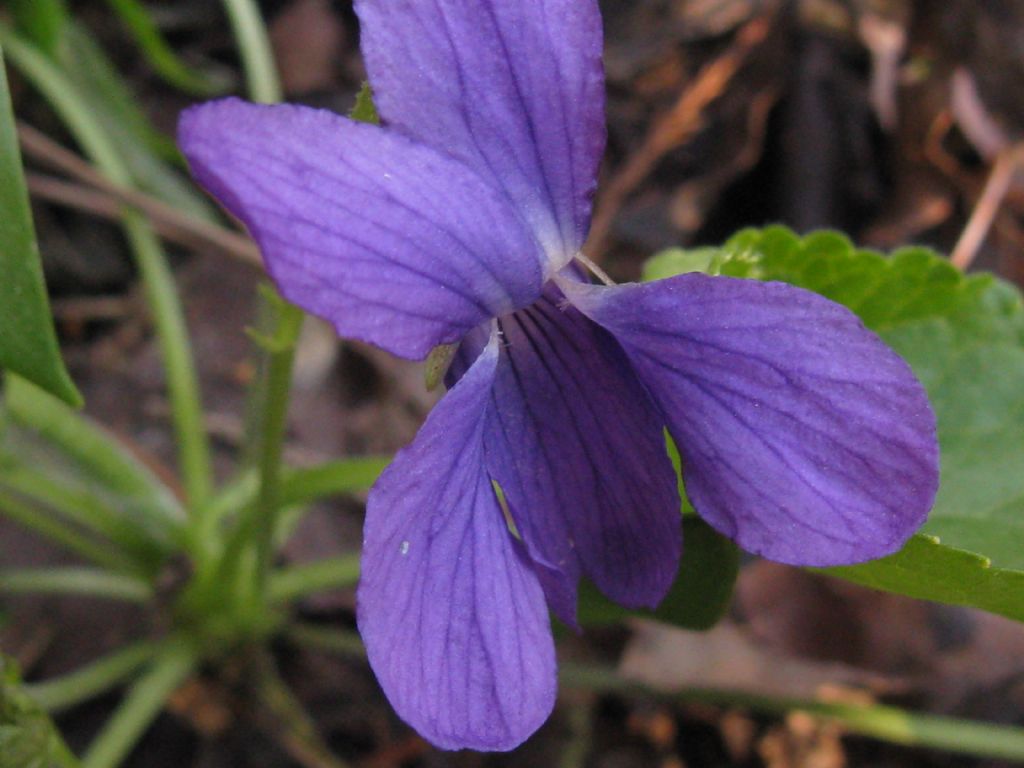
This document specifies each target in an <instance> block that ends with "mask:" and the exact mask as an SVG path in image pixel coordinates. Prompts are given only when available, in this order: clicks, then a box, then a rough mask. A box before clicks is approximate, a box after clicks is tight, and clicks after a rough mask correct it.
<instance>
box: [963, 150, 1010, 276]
mask: <svg viewBox="0 0 1024 768" xmlns="http://www.w3.org/2000/svg"><path fill="white" fill-rule="evenodd" d="M1022 165H1024V142H1022V143H1019V144H1015V145H1013V146H1011V147H1009V148H1007V149H1005V150H1003V151H1002V152H1000V153H999V154H998V155H997V156H996V161H995V164H994V165H993V166H992V172H991V173H990V174H989V177H988V181H986V182H985V188H984V189H983V190H982V192H981V197H979V198H978V202H977V203H976V204H975V206H974V210H973V211H972V212H971V218H970V219H969V220H968V221H967V226H966V227H964V231H963V233H962V234H961V235H960V239H959V240H957V243H956V247H955V248H953V254H952V255H951V256H950V257H949V260H950V262H951V263H952V264H953V266H954V267H956V268H957V269H959V270H961V271H966V270H967V268H968V267H970V266H971V264H972V263H973V262H974V259H975V257H976V256H977V255H978V251H979V250H980V248H981V244H982V243H983V242H984V241H985V237H986V236H987V235H988V232H989V229H991V228H992V222H993V221H995V218H996V215H997V214H998V213H999V208H1000V206H1001V205H1002V204H1003V200H1004V199H1005V197H1006V193H1007V192H1009V191H1010V184H1012V183H1013V177H1014V174H1015V173H1016V172H1017V170H1018V169H1019V168H1021V167H1022Z"/></svg>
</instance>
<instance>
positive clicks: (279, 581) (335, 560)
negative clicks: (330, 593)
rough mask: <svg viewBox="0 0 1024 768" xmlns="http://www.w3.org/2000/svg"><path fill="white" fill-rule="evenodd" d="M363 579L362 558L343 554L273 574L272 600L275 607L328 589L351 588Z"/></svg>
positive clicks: (271, 581)
mask: <svg viewBox="0 0 1024 768" xmlns="http://www.w3.org/2000/svg"><path fill="white" fill-rule="evenodd" d="M358 580H359V555H343V556H341V557H331V558H327V559H325V560H317V561H315V562H312V563H303V564H302V565H294V566H292V567H290V568H284V569H282V570H279V571H276V572H275V573H273V574H271V577H270V601H271V602H272V603H274V604H281V603H289V602H291V601H293V600H297V599H299V598H302V597H305V596H306V595H310V594H313V593H314V592H321V591H323V590H328V589H343V588H345V587H351V586H352V585H353V584H355V583H356V582H357V581H358Z"/></svg>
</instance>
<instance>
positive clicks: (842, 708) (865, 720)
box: [288, 624, 1024, 761]
mask: <svg viewBox="0 0 1024 768" xmlns="http://www.w3.org/2000/svg"><path fill="white" fill-rule="evenodd" d="M288 637H289V638H291V640H292V641H294V642H296V643H298V644H301V645H306V646H309V647H312V648H319V649H321V650H325V651H333V652H335V653H340V654H342V655H345V656H348V657H351V658H363V657H365V655H366V651H365V649H364V648H363V646H362V643H361V641H360V639H359V636H358V635H357V634H356V633H355V632H347V631H344V630H337V629H327V628H324V627H317V626H311V625H308V624H297V625H295V626H293V627H292V628H291V629H289V630H288ZM558 676H559V679H560V681H561V683H562V685H564V686H566V687H575V688H585V689H587V690H591V691H599V692H604V693H627V694H628V693H641V694H644V695H648V696H651V695H653V696H657V697H659V698H664V699H677V700H683V701H691V702H698V703H701V704H709V705H711V706H716V707H734V708H737V709H748V710H751V711H754V712H762V713H765V714H772V715H784V714H786V713H787V712H793V711H799V712H807V713H808V714H811V715H815V716H817V717H820V718H822V719H824V720H829V721H832V722H835V723H838V724H839V725H841V726H842V727H843V728H845V729H846V730H847V731H849V732H851V733H856V734H859V735H861V736H868V737H871V738H874V739H879V740H882V741H889V742H892V743H894V744H902V745H904V746H908V747H921V748H924V749H937V750H943V751H945V752H953V753H957V754H963V755H972V756H975V757H987V758H995V759H998V760H1014V761H1024V728H1020V727H1018V726H1010V725H994V724H991V723H980V722H976V721H972V720H960V719H957V718H953V717H940V716H937V715H922V714H917V713H915V712H908V711H907V710H905V709H899V708H897V707H889V706H884V705H880V704H863V705H861V704H845V703H840V702H831V701H819V700H816V699H797V698H792V697H772V696H763V695H759V694H755V693H749V692H747V691H738V690H722V689H713V688H686V689H682V690H678V691H672V692H670V693H665V692H659V691H654V690H652V689H650V688H648V687H647V686H645V685H643V684H642V683H638V682H635V681H633V680H628V679H626V678H624V677H622V676H621V675H619V674H618V673H617V672H616V671H615V670H613V669H606V668H601V667H590V666H584V665H580V664H562V665H561V666H560V668H559V673H558Z"/></svg>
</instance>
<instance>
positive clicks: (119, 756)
mask: <svg viewBox="0 0 1024 768" xmlns="http://www.w3.org/2000/svg"><path fill="white" fill-rule="evenodd" d="M197 663H198V654H197V653H196V651H195V649H193V648H192V646H191V645H190V644H189V643H188V642H186V641H184V640H181V639H177V640H171V641H168V644H167V645H165V646H164V647H163V649H162V651H161V652H160V653H159V654H158V655H157V657H156V659H155V660H154V661H153V664H152V666H151V667H150V668H149V669H148V670H147V671H146V673H145V674H144V675H143V676H142V677H140V678H139V680H138V681H137V682H136V683H135V685H134V686H132V689H131V691H130V692H129V693H128V696H127V697H126V698H125V699H124V701H122V702H121V705H120V706H119V707H118V708H117V711H115V712H114V714H113V716H112V717H111V718H110V720H108V721H107V723H106V725H105V726H104V727H103V730H102V731H101V732H100V734H99V736H97V737H96V739H95V741H93V743H92V744H91V745H89V749H88V751H87V752H86V754H85V757H83V758H82V768H115V767H116V766H117V765H119V764H120V763H121V761H122V760H124V758H125V757H127V756H128V754H129V753H130V752H131V751H132V748H133V747H134V746H135V744H136V743H137V742H138V740H139V738H140V737H141V736H142V734H143V733H145V731H146V729H147V728H149V726H150V725H151V724H152V722H153V721H154V720H155V719H156V717H157V715H159V714H160V712H161V711H162V710H163V708H164V704H166V702H167V699H168V698H170V696H171V694H172V693H174V691H175V690H177V689H178V687H179V686H180V685H181V684H182V683H183V682H185V680H186V678H188V676H189V675H190V674H192V671H193V670H194V669H195V667H196V664H197Z"/></svg>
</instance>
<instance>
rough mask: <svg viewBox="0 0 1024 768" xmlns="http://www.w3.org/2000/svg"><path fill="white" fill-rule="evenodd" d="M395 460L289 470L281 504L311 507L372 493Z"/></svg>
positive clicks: (283, 481) (356, 460) (361, 460)
mask: <svg viewBox="0 0 1024 768" xmlns="http://www.w3.org/2000/svg"><path fill="white" fill-rule="evenodd" d="M391 458H392V457H391V456H361V457H356V458H351V459H339V460H337V461H329V462H326V463H324V464H318V465H316V466H312V467H304V468H301V469H286V470H285V471H284V473H283V476H282V477H281V504H282V505H291V504H308V503H309V502H312V501H317V500H319V499H323V498H326V497H327V496H337V495H339V494H343V493H355V492H357V491H366V490H369V488H370V487H371V486H372V485H373V484H374V483H375V482H377V478H378V477H380V473H381V472H383V471H384V470H385V469H386V468H387V466H388V464H390V463H391Z"/></svg>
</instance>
